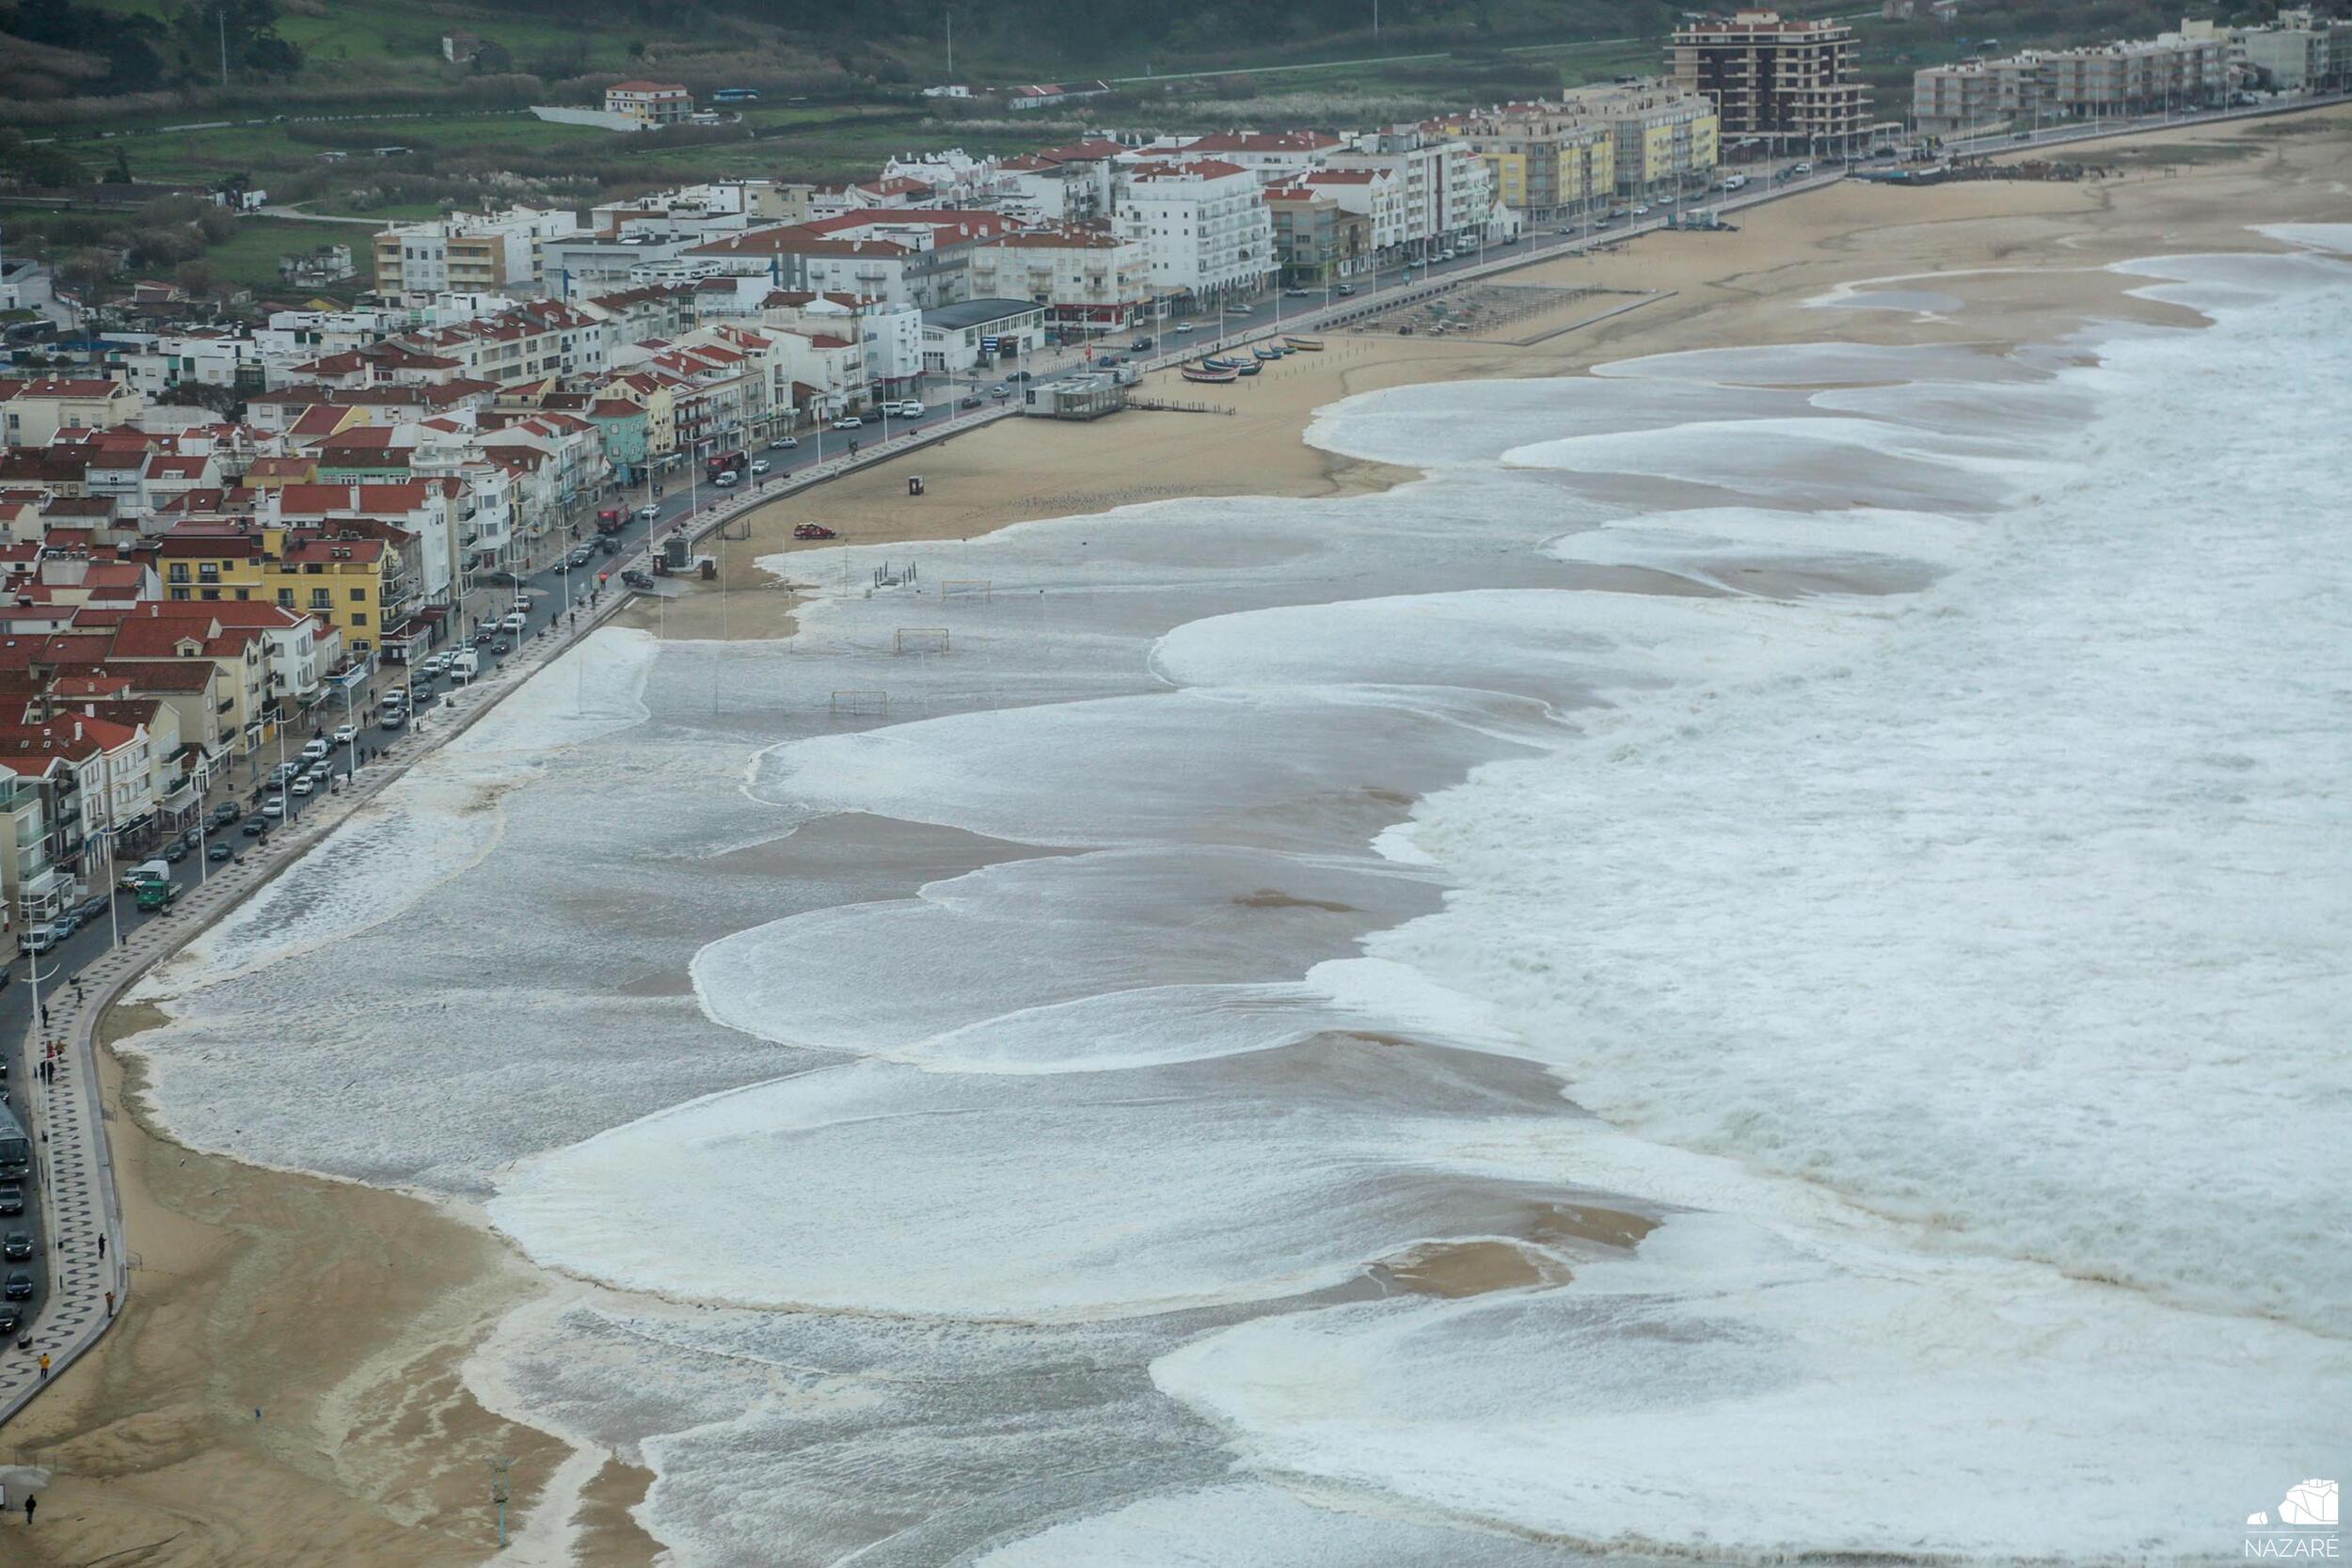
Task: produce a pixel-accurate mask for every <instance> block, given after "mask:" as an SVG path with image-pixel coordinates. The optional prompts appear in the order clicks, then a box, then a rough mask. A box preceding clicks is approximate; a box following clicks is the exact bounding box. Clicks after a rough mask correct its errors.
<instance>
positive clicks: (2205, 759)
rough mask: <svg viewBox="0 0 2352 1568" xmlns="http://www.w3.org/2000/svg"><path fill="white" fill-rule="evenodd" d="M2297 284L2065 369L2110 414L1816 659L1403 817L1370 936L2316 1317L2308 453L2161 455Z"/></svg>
mask: <svg viewBox="0 0 2352 1568" xmlns="http://www.w3.org/2000/svg"><path fill="white" fill-rule="evenodd" d="M2312 309H2322V310H2325V311H2327V312H2329V313H2334V312H2340V311H2342V310H2343V309H2344V296H2343V295H2342V294H2341V293H2336V294H2332V295H2322V296H2306V297H2305V298H2303V299H2302V300H2301V301H2300V302H2299V305H2298V308H2297V309H2286V308H2274V309H2269V310H2266V311H2265V312H2263V313H2262V314H2261V315H2259V316H2256V317H2253V318H2250V319H2249V320H2246V321H2242V322H2239V323H2237V324H2235V325H2233V328H2232V331H2231V333H2230V335H2229V337H2228V338H2227V339H2226V340H2225V341H2226V342H2227V343H2228V345H2229V352H2227V353H2226V354H2225V353H2223V352H2221V349H2220V347H2219V345H2217V343H2216V342H2215V341H2212V340H2210V339H2205V338H2196V339H2174V340H2169V341H2144V342H2138V343H2134V344H2131V345H2127V346H2125V347H2122V348H2119V349H2118V350H2117V351H2116V356H2117V364H2116V366H2115V368H2113V369H2110V370H2107V371H2103V372H2086V374H2087V375H2095V378H2096V380H2097V381H2098V382H2099V384H2100V385H2101V387H2102V388H2103V391H2104V394H2105V396H2106V401H2107V407H2108V410H2109V411H2108V413H2107V414H2106V416H2105V417H2104V418H2103V419H2102V420H2101V421H2100V423H2099V424H2098V426H2097V427H2096V428H2095V429H2094V430H2093V431H2092V432H2091V433H2090V437H2089V439H2088V440H2087V441H2086V442H2085V445H2084V451H2085V452H2086V454H2087V456H2088V458H2089V461H2088V462H2087V464H2086V466H2085V467H2084V469H2083V471H2082V472H2081V473H2080V474H2079V476H2078V477H2077V478H2076V480H2075V481H2074V483H2071V484H2069V485H2066V486H2064V487H2063V488H2061V489H2059V490H2057V491H2056V492H2054V493H2053V494H2051V495H2050V496H2049V497H2048V498H2047V499H2045V500H2043V501H2042V502H2041V503H2040V504H2037V505H2033V506H2028V507H2026V508H2023V509H2021V510H2019V511H2017V512H2015V513H2013V514H2010V515H2007V516H2006V517H2005V518H2004V519H2003V522H2002V528H2001V534H2000V538H1999V541H1998V543H1997V544H1993V545H1989V546H1988V550H1987V556H1986V559H1985V560H1984V562H1982V564H1981V565H1979V566H1978V567H1976V568H1974V569H1972V570H1971V571H1970V572H1968V573H1967V574H1965V575H1964V577H1963V578H1961V579H1957V580H1955V582H1954V583H1953V584H1952V585H1951V586H1950V587H1948V588H1947V589H1946V590H1941V591H1939V592H1937V593H1936V594H1933V595H1932V596H1931V599H1930V601H1929V602H1928V603H1926V604H1923V605H1922V606H1921V607H1920V609H1919V610H1917V611H1915V612H1914V613H1912V614H1909V615H1905V616H1903V617H1901V618H1900V619H1899V622H1898V623H1897V624H1896V625H1895V626H1893V627H1892V629H1891V630H1890V632H1889V634H1888V636H1887V638H1886V640H1885V642H1884V645H1883V647H1881V648H1880V649H1878V650H1877V651H1876V652H1875V653H1874V654H1873V655H1872V656H1871V657H1867V658H1863V659H1856V660H1853V661H1851V663H1850V664H1849V665H1848V666H1847V667H1846V668H1845V671H1844V673H1843V678H1840V679H1837V680H1834V681H1820V682H1797V683H1789V684H1785V685H1781V686H1776V687H1762V688H1757V689H1755V690H1754V691H1752V692H1750V693H1748V694H1745V695H1743V696H1741V697H1740V699H1739V700H1738V701H1737V702H1736V703H1728V704H1724V705H1718V706H1717V707H1716V708H1715V709H1713V710H1712V711H1711V712H1710V713H1709V714H1708V715H1707V716H1706V717H1705V718H1703V719H1699V720H1695V721H1694V720H1693V719H1692V718H1690V717H1687V716H1677V718H1676V720H1675V721H1673V722H1672V724H1671V725H1670V726H1669V725H1661V724H1658V723H1653V722H1650V721H1645V720H1643V719H1641V718H1640V717H1638V716H1633V715H1629V716H1628V717H1627V719H1626V720H1625V721H1624V722H1623V723H1622V724H1621V725H1620V726H1619V727H1618V728H1617V729H1616V730H1615V731H1614V733H1613V735H1612V736H1611V738H1610V759H1611V765H1610V767H1609V768H1607V769H1606V770H1599V769H1595V768H1589V767H1585V766H1580V765H1578V763H1577V762H1576V760H1575V759H1573V758H1553V757H1546V758H1542V759H1537V760H1534V761H1530V762H1526V763H1518V764H1498V765H1495V766H1494V767H1491V768H1486V769H1485V770H1483V771H1482V773H1481V774H1480V775H1479V777H1478V780H1477V782H1476V784H1474V785H1473V786H1472V787H1470V788H1467V789H1464V790H1459V791H1455V792H1452V793H1450V794H1448V795H1445V796H1442V797H1439V798H1438V799H1437V800H1432V801H1430V802H1429V803H1428V804H1427V805H1426V806H1425V807H1424V808H1423V810H1422V812H1421V813H1419V814H1418V815H1419V817H1420V820H1419V821H1418V822H1417V824H1416V826H1415V828H1414V830H1413V837H1414V842H1415V843H1416V844H1417V845H1419V846H1420V847H1422V849H1423V850H1424V851H1427V852H1430V853H1433V854H1435V855H1436V856H1437V857H1438V860H1439V861H1440V862H1442V863H1444V864H1445V865H1446V866H1447V868H1448V869H1449V870H1450V871H1452V872H1454V874H1456V875H1458V876H1460V877H1462V878H1463V879H1464V881H1465V883H1466V886H1465V889H1464V891H1463V892H1462V893H1460V894H1459V895H1456V896H1455V897H1454V899H1453V900H1452V901H1451V903H1450V906H1449V909H1448V911H1447V912H1446V913H1445V915H1443V916H1442V917H1438V918H1435V919H1431V920H1428V921H1424V922H1422V923H1419V924H1417V925H1415V926H1412V927H1406V928H1405V929H1403V930H1401V931H1398V932H1394V933H1390V934H1387V935H1384V936H1381V937H1377V938H1375V941H1374V942H1373V946H1372V951H1374V952H1375V953H1376V954H1379V955H1382V956H1386V957H1391V958H1400V959H1404V960H1406V961H1411V962H1416V963H1419V964H1422V965H1423V966H1425V967H1429V968H1431V969H1432V970H1433V972H1434V973H1436V974H1438V976H1439V977H1440V978H1442V979H1443V980H1444V981H1445V982H1446V983H1447V984H1449V985H1451V986H1454V988H1456V989H1459V990H1468V991H1470V992H1473V993H1475V994H1480V995H1485V996H1487V997H1490V998H1492V999H1493V1000H1495V1001H1496V1002H1497V1003H1499V1004H1500V1005H1502V1006H1503V1008H1504V1009H1505V1013H1506V1016H1508V1017H1509V1018H1511V1020H1512V1021H1513V1022H1515V1024H1516V1025H1517V1026H1518V1028H1520V1029H1521V1031H1522V1032H1523V1033H1524V1034H1525V1035H1526V1036H1527V1037H1528V1038H1529V1039H1530V1040H1531V1042H1533V1043H1534V1046H1535V1047H1536V1049H1537V1050H1538V1051H1539V1052H1540V1053H1542V1054H1544V1055H1545V1056H1546V1057H1547V1058H1548V1059H1550V1060H1553V1061H1556V1062H1557V1063H1559V1064H1560V1066H1561V1067H1562V1069H1564V1070H1565V1072H1566V1073H1567V1074H1568V1076H1569V1081H1570V1086H1571V1091H1572V1092H1573V1093H1574V1094H1576V1095H1577V1096H1578V1098H1579V1099H1580V1100H1581V1101H1585V1102H1586V1103H1588V1104H1591V1105H1592V1106H1593V1107H1594V1108H1596V1109H1598V1110H1601V1111H1603V1112H1604V1113H1605V1114H1608V1115H1609V1116H1611V1117H1613V1118H1616V1119H1620V1120H1622V1121H1624V1122H1626V1123H1627V1124H1628V1125H1630V1126H1633V1127H1635V1128H1637V1129H1640V1130H1642V1131H1644V1132H1645V1133H1648V1134H1651V1135H1654V1136H1657V1137H1661V1138H1665V1139H1669V1140H1672V1141H1676V1142H1683V1143H1690V1144H1692V1145H1694V1146H1697V1147H1703V1148H1716V1149H1721V1150H1724V1151H1726V1152H1737V1153H1739V1154H1740V1155H1741V1156H1743V1157H1745V1158H1749V1159H1754V1160H1758V1161H1762V1162H1766V1163H1768V1164H1772V1165H1775V1166H1778V1167H1780V1168H1784V1169H1786V1170H1788V1172H1790V1173H1791V1174H1802V1175H1804V1176H1806V1177H1809V1178H1811V1179H1814V1180H1832V1181H1835V1182H1837V1183H1839V1184H1841V1185H1845V1186H1848V1187H1850V1188H1851V1190H1852V1191H1855V1192H1856V1193H1858V1194H1860V1195H1862V1196H1866V1197H1867V1199H1869V1200H1870V1201H1873V1202H1877V1203H1881V1204H1883V1205H1885V1206H1887V1207H1889V1208H1890V1209H1893V1210H1897V1211H1899V1212H1905V1213H1910V1214H1915V1215H1917V1216H1918V1217H1920V1218H1921V1219H1928V1218H1931V1217H1940V1218H1941V1219H1942V1221H1943V1222H1944V1223H1945V1224H1946V1225H1947V1226H1951V1227H1955V1229H1956V1231H1957V1233H1958V1234H1959V1235H1960V1236H1962V1237H1963V1238H1966V1239H1967V1240H1968V1241H1970V1242H1971V1243H1974V1244H1979V1245H1984V1246H1987V1247H1992V1248H1997V1249H2001V1250H2014V1251H2017V1252H2019V1253H2022V1254H2024V1255H2026V1256H2032V1257H2036V1258H2041V1259H2046V1260H2048V1261H2051V1262H2054V1263H2058V1264H2060V1265H2062V1266H2065V1267H2068V1268H2072V1269H2079V1270H2085V1271H2090V1272H2094V1273H2099V1274H2108V1275H2117V1276H2120V1277H2123V1278H2127V1279H2130V1280H2133V1281H2135V1282H2137V1283H2140V1284H2143V1285H2147V1286H2150V1287H2153V1288H2156V1289H2160V1290H2165V1291H2170V1292H2173V1293H2175V1294H2177V1295H2179V1296H2180V1297H2182V1298H2183V1299H2185V1300H2189V1301H2193V1302H2195V1303H2196V1304H2198V1305H2199V1306H2201V1307H2211V1308H2216V1309H2223V1310H2230V1309H2240V1310H2252V1311H2259V1312H2264V1313H2269V1314H2274V1315H2278V1316H2281V1317H2286V1318H2292V1319H2295V1320H2297V1321H2300V1322H2304V1323H2311V1324H2312V1325H2313V1326H2315V1327H2316V1326H2319V1325H2321V1324H2323V1323H2341V1322H2342V1321H2344V1318H2345V1317H2346V1315H2347V1313H2352V1259H2348V1258H2346V1257H2345V1256H2344V1254H2343V1251H2342V1249H2341V1248H2335V1247H2331V1246H2330V1245H2328V1243H2327V1240H2326V1238H2327V1235H2328V1231H2329V1228H2330V1225H2331V1222H2330V1221H2329V1219H2328V1217H2327V1216H2328V1207H2329V1204H2328V1196H2327V1194H2328V1188H2329V1187H2330V1186H2331V1185H2332V1181H2331V1179H2330V1177H2329V1174H2328V1171H2329V1165H2330V1163H2331V1162H2330V1159H2329V1156H2328V1153H2327V1150H2328V1149H2329V1148H2335V1147H2340V1146H2341V1143H2342V1141H2343V1138H2344V1134H2345V1132H2347V1131H2352V1118H2348V1117H2347V1106H2348V1105H2352V1090H2346V1089H2345V1088H2344V1085H2345V1083H2346V1082H2347V1081H2352V1072H2348V1071H2347V1069H2352V1057H2348V1056H2347V1054H2346V1052H2347V1046H2346V1044H2345V1037H2344V1033H2343V1031H2342V1029H2341V1028H2340V1027H2338V1025H2339V1024H2340V1023H2341V1022H2342V1021H2343V1020H2344V1018H2345V1017H2346V1016H2347V1015H2348V1014H2352V992H2347V989H2346V985H2345V982H2344V978H2343V975H2342V971H2341V966H2339V965H2336V964H2335V963H2333V962H2332V960H2331V959H2330V958H2328V955H2329V954H2332V953H2335V952H2339V951H2342V950H2344V948H2345V947H2347V946H2352V895H2347V890H2352V860H2347V859H2346V856H2347V854H2352V850H2347V848H2346V847H2347V846H2352V815H2348V814H2347V810H2346V807H2345V804H2344V798H2343V795H2342V793H2341V790H2340V787H2339V786H2340V781H2341V780H2342V778H2343V777H2344V774H2345V771H2346V769H2347V768H2348V767H2352V746H2347V743H2346V741H2345V739H2344V735H2345V732H2344V729H2343V727H2342V725H2341V723H2340V722H2338V721H2337V719H2336V717H2335V716H2339V715H2340V714H2341V713H2342V712H2343V711H2344V705H2345V703H2346V701H2347V693H2346V690H2345V685H2344V663H2343V660H2342V658H2341V657H2340V655H2341V650H2342V648H2343V647H2344V646H2345V645H2346V641H2347V639H2348V638H2352V617H2348V616H2347V611H2346V610H2345V608H2344V607H2345V604H2346V595H2345V592H2344V581H2343V578H2344V568H2343V566H2342V564H2341V563H2342V561H2343V556H2342V553H2341V552H2340V551H2337V550H2335V549H2334V548H2333V546H2332V544H2331V539H2332V525H2331V523H2330V521H2329V519H2328V517H2327V516H2326V515H2324V512H2323V510H2322V509H2320V508H2318V507H2317V506H2315V505H2314V501H2315V499H2316V498H2317V496H2318V494H2319V493H2320V490H2321V489H2323V488H2324V487H2325V482H2324V481H2323V480H2322V479H2321V476H2320V471H2319V470H2318V469H2316V468H2314V467H2312V465H2314V464H2322V465H2324V464H2325V463H2326V462H2327V461H2328V459H2327V455H2326V454H2327V450H2328V449H2327V448H2326V447H2325V445H2315V444H2314V443H2312V441H2310V440H2309V439H2307V438H2306V436H2305V435H2304V434H2303V433H2302V432H2301V431H2299V430H2298V429H2296V428H2295V427H2294V426H2293V425H2292V424H2288V423H2280V422H2275V421H2274V422H2270V423H2267V424H2265V423H2262V422H2260V421H2255V422H2252V423H2249V422H2248V421H2245V420H2238V421H2236V423H2235V425H2234V426H2233V442H2234V443H2235V446H2236V451H2238V453H2239V454H2240V457H2241V459H2242V461H2241V462H2238V463H2233V464H2232V465H2230V466H2229V467H2227V468H2221V467H2204V468H2198V469H2185V468H2184V467H2183V466H2181V465H2180V464H2178V463H2174V462H2169V461H2166V455H2167V454H2168V453H2169V451H2172V449H2173V442H2174V438H2175V433H2177V432H2178V431H2180V430H2185V429H2201V428H2216V427H2217V426H2218V425H2219V424H2221V423H2222V422H2223V421H2224V420H2227V419H2228V411H2229V410H2231V409H2235V408H2249V407H2261V406H2265V405H2267V403H2268V400H2269V399H2271V398H2274V397H2278V396H2282V395H2283V396H2292V395H2293V394H2292V393H2291V392H2290V391H2289V389H2288V388H2287V387H2286V386H2285V385H2283V384H2282V382H2281V377H2282V376H2286V375H2291V374H2295V373H2302V374H2306V375H2310V374H2313V373H2316V372H2317V367H2316V366H2311V365H2308V364H2307V363H2306V362H2304V361H2301V360H2299V359H2298V358H2297V356H2296V354H2295V353H2294V348H2295V345H2296V342H2297V341H2299V340H2300V339H2301V337H2302V335H2303V334H2304V333H2305V332H2306V331H2307V330H2308V326H2309V320H2310V317H2309V312H2310V311H2311V310H2312ZM2310 395H2311V396H2312V397H2313V398H2318V397H2320V396H2322V394H2321V393H2320V391H2319V388H2317V387H2316V386H2312V388H2310ZM1532 845H1549V846H1550V849H1549V852H1547V853H1544V854H1531V853H1530V846H1532ZM1571 897H1572V898H1573V900H1574V901H1575V904H1576V906H1577V907H1578V909H1579V910H1580V911H1581V918H1580V919H1579V920H1578V921H1577V922H1575V923H1574V924H1572V925H1563V924H1561V923H1559V922H1558V921H1557V920H1556V918H1555V916H1554V913H1553V911H1557V910H1558V909H1559V908H1560V907H1561V905H1562V902H1563V900H1565V899H1567V898H1571ZM2189 976H2194V983H2193V984H2187V985H2185V979H2186V977H2189ZM2265 1063H2266V1064H2271V1067H2270V1069H2268V1070H2264V1069H2261V1068H2259V1067H2258V1066H2257V1064H2265ZM2287 1083H2294V1084H2296V1085H2302V1086H2301V1087H2298V1088H2297V1089H2296V1091H2294V1092H2284V1090H2283V1085H2285V1084H2287ZM2330 1085H2332V1087H2331V1086H2330ZM2215 1129H2247V1130H2249V1133H2248V1135H2243V1136H2214V1135H2212V1132H2213V1130H2215ZM2253 1129H2259V1130H2260V1131H2259V1133H2258V1134H2256V1133H2253V1132H2251V1131H2250V1130H2253ZM2257 1216H2259V1220H2258V1219H2257Z"/></svg>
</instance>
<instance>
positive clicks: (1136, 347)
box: [1127, 338, 1152, 354]
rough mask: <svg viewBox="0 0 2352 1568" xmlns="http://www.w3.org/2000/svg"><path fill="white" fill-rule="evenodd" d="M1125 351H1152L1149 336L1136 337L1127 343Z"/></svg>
mask: <svg viewBox="0 0 2352 1568" xmlns="http://www.w3.org/2000/svg"><path fill="white" fill-rule="evenodd" d="M1127 352H1128V353H1130V354H1149V353H1151V352H1152V340H1151V339H1149V338H1137V339H1136V341H1134V342H1132V343H1129V344H1128V345H1127Z"/></svg>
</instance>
